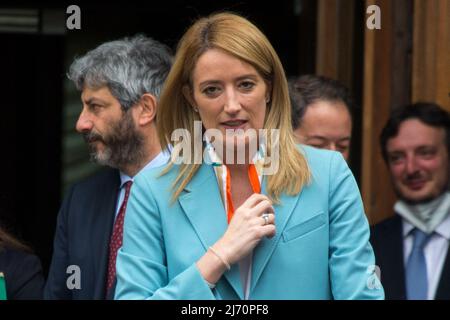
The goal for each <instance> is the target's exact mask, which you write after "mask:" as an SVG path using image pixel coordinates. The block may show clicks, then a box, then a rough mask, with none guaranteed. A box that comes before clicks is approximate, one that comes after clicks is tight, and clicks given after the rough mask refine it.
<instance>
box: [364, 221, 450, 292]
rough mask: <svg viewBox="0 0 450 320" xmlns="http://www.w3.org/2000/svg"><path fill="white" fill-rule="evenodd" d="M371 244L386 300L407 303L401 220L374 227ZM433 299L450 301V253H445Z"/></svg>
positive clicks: (449, 251) (383, 222) (384, 222)
mask: <svg viewBox="0 0 450 320" xmlns="http://www.w3.org/2000/svg"><path fill="white" fill-rule="evenodd" d="M370 242H371V244H372V246H373V249H374V252H375V259H376V264H377V265H378V266H379V267H380V270H381V283H382V284H383V287H384V292H385V295H386V299H390V300H404V299H406V284H405V265H404V259H403V256H404V254H403V227H402V218H401V217H400V216H398V215H395V216H393V217H392V218H389V219H386V220H384V221H382V222H381V223H379V224H377V225H375V226H373V227H372V230H371V238H370ZM435 299H436V300H442V299H445V300H448V299H450V250H448V251H447V256H446V258H445V262H444V267H443V269H442V273H441V278H440V280H439V284H438V288H437V290H436V295H435Z"/></svg>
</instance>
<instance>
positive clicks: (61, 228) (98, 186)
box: [44, 35, 172, 299]
mask: <svg viewBox="0 0 450 320" xmlns="http://www.w3.org/2000/svg"><path fill="white" fill-rule="evenodd" d="M171 64H172V56H171V53H170V50H169V49H168V48H167V47H166V46H165V45H163V44H161V43H159V42H157V41H155V40H153V39H150V38H146V37H144V36H142V35H138V36H135V37H133V38H124V39H121V40H118V41H112V42H108V43H104V44H102V45H100V46H99V47H97V48H96V49H94V50H92V51H90V52H88V53H87V54H86V55H85V56H83V57H81V58H79V59H76V60H75V61H74V62H73V63H72V65H71V67H70V71H69V74H68V77H69V78H70V79H71V80H72V81H73V82H74V83H75V85H76V87H77V89H78V90H80V91H81V101H82V104H83V108H82V111H81V114H80V116H79V119H78V122H77V124H76V129H77V131H78V132H80V133H81V134H82V135H83V136H84V138H85V140H86V142H87V144H88V146H89V149H90V152H91V159H92V160H94V161H96V162H98V163H99V164H102V165H105V166H109V167H110V168H107V169H105V170H104V171H102V172H100V173H99V174H96V175H94V176H92V177H91V178H89V179H87V180H85V181H83V182H80V183H78V184H75V185H74V186H73V187H72V188H71V189H70V191H69V192H68V194H67V195H66V197H65V199H64V202H63V204H62V207H61V209H60V212H59V214H58V222H57V229H56V235H55V241H54V252H53V258H52V263H51V266H50V272H49V276H48V280H47V283H46V286H45V291H44V297H45V298H47V299H105V298H112V297H113V294H114V287H115V271H116V270H115V261H116V256H117V250H118V249H119V248H120V246H121V245H122V234H123V229H122V228H123V221H124V214H125V209H126V203H127V200H128V195H129V192H130V187H131V184H132V181H133V177H134V176H135V175H136V174H137V173H138V172H140V171H143V170H146V169H148V168H151V167H156V166H160V165H163V164H165V163H166V162H167V160H168V159H169V155H168V154H166V153H162V152H161V147H160V144H159V141H158V138H157V134H156V124H155V116H156V112H157V110H156V109H157V102H158V97H159V94H160V92H161V89H162V86H163V83H164V80H165V78H166V76H167V74H168V72H169V70H170V67H171Z"/></svg>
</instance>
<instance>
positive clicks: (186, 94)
mask: <svg viewBox="0 0 450 320" xmlns="http://www.w3.org/2000/svg"><path fill="white" fill-rule="evenodd" d="M182 91H183V96H184V98H185V99H186V100H187V101H188V102H189V104H190V105H191V107H192V108H193V109H194V111H195V110H196V109H197V107H196V104H195V101H194V97H193V95H192V90H191V88H189V86H188V85H184V86H183V89H182Z"/></svg>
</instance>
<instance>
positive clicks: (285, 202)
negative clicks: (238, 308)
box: [250, 179, 301, 295]
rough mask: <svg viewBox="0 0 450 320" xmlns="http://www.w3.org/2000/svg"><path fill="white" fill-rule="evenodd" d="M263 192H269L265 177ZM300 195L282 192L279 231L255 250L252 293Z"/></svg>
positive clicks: (277, 217) (277, 211)
mask: <svg viewBox="0 0 450 320" xmlns="http://www.w3.org/2000/svg"><path fill="white" fill-rule="evenodd" d="M261 193H262V194H267V193H266V183H265V179H264V181H263V186H262V191H261ZM300 196H301V195H295V196H288V195H286V194H282V196H281V197H280V203H279V204H278V205H274V209H275V226H276V228H277V231H276V234H275V236H274V237H273V238H272V239H268V238H263V239H262V240H261V242H260V243H259V244H258V245H257V246H256V248H255V249H254V251H253V267H252V279H251V281H252V282H251V285H250V288H251V289H250V295H251V293H252V291H253V289H254V288H255V286H256V284H257V283H258V280H259V278H260V276H261V274H262V272H263V271H264V268H265V266H266V265H267V262H268V261H269V259H270V257H271V255H272V253H273V251H274V250H275V248H276V246H277V244H278V242H279V241H280V238H281V234H282V233H283V230H284V228H285V227H286V224H287V222H288V220H289V217H290V216H291V214H292V212H293V211H294V208H295V207H296V205H297V202H298V201H299V198H300Z"/></svg>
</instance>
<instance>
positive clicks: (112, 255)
mask: <svg viewBox="0 0 450 320" xmlns="http://www.w3.org/2000/svg"><path fill="white" fill-rule="evenodd" d="M132 183H133V182H132V181H131V180H130V181H127V182H126V183H125V197H124V199H123V202H122V205H121V206H120V209H119V214H118V215H117V217H116V221H115V222H114V229H113V233H112V236H111V240H110V241H109V260H108V280H107V285H106V288H107V291H109V290H110V289H111V287H112V285H113V283H114V278H115V277H116V258H117V251H118V250H119V249H120V247H121V246H122V240H123V221H124V218H125V211H126V209H127V201H128V196H129V195H130V189H131V184H132Z"/></svg>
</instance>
